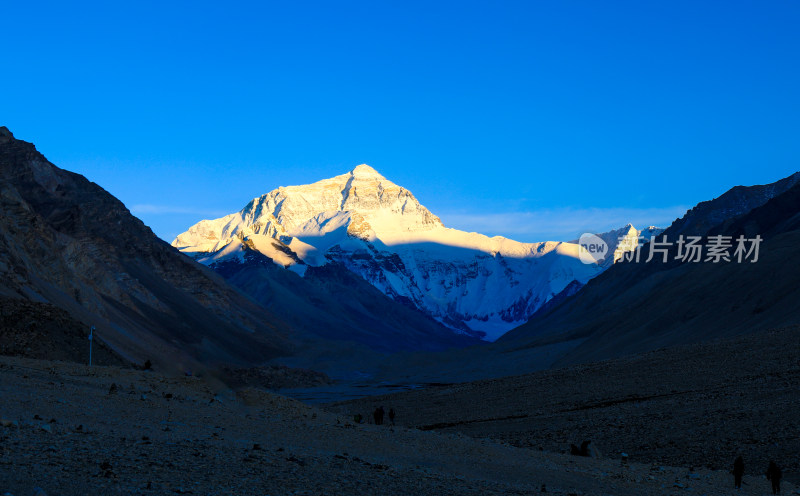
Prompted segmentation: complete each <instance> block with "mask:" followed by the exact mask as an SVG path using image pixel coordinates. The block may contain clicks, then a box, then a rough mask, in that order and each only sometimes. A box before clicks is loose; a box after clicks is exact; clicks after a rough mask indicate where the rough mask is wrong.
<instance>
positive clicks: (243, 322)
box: [0, 128, 291, 368]
mask: <svg viewBox="0 0 800 496" xmlns="http://www.w3.org/2000/svg"><path fill="white" fill-rule="evenodd" d="M0 181H1V182H0V212H2V215H0V274H2V279H0V295H4V296H6V297H12V298H22V299H28V300H33V301H40V302H49V303H51V304H53V305H55V306H57V307H60V308H63V309H65V310H67V311H68V312H69V314H70V315H71V316H72V317H73V318H75V319H77V320H79V321H81V322H83V323H84V324H86V325H90V324H92V325H95V326H97V330H98V331H97V334H96V337H98V338H99V339H101V340H103V341H105V342H106V343H108V344H109V345H110V346H111V347H112V348H113V349H114V350H116V351H117V352H119V353H121V354H122V355H124V356H125V357H126V358H128V359H130V360H133V361H138V362H142V361H144V360H145V359H147V358H150V359H152V360H153V361H154V362H156V363H160V364H162V365H163V366H165V367H170V368H180V367H183V366H188V365H190V364H191V363H193V362H194V361H195V360H197V359H202V360H211V361H216V360H219V361H231V362H248V363H252V362H262V361H264V360H267V359H269V358H273V357H275V356H279V355H282V354H287V353H289V352H290V350H291V345H290V343H289V341H288V340H287V331H288V328H287V327H286V326H285V325H283V324H281V323H279V322H278V320H277V319H275V318H274V317H273V316H271V315H270V314H269V313H268V312H266V311H265V310H264V309H262V308H261V307H259V306H258V305H256V304H254V303H253V302H252V301H250V300H249V299H248V298H246V297H244V296H243V295H241V294H240V293H238V292H237V291H236V290H234V289H233V288H231V287H230V286H228V285H227V284H226V283H225V282H224V280H223V279H222V278H220V277H219V276H217V275H216V274H214V273H213V272H212V271H210V270H208V269H206V268H205V267H203V266H201V265H199V264H197V263H195V262H193V261H192V260H190V259H189V258H188V257H186V256H184V255H182V254H180V253H179V252H178V251H177V250H175V249H174V248H172V247H171V246H169V245H168V244H167V243H164V242H163V241H161V240H159V239H158V238H157V237H156V236H155V235H154V234H153V233H152V231H151V230H150V229H149V228H148V227H147V226H145V225H144V224H143V223H142V222H141V221H140V220H139V219H137V218H135V217H133V216H132V215H131V214H130V212H129V211H128V209H127V208H125V206H124V205H123V204H122V203H121V202H120V201H119V200H117V199H116V198H114V197H113V196H111V195H110V194H108V193H107V192H106V191H105V190H103V189H102V188H101V187H100V186H98V185H96V184H94V183H91V182H89V181H87V180H86V179H85V178H84V177H83V176H80V175H78V174H73V173H71V172H67V171H64V170H62V169H59V168H58V167H56V166H54V165H53V164H51V163H50V162H48V161H47V159H45V158H44V156H42V155H41V154H40V153H39V152H37V151H36V148H35V147H34V146H33V145H32V144H30V143H27V142H24V141H21V140H17V139H15V138H14V137H13V136H12V135H11V133H10V132H9V131H8V130H7V129H6V128H0Z"/></svg>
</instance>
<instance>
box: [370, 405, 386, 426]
mask: <svg viewBox="0 0 800 496" xmlns="http://www.w3.org/2000/svg"><path fill="white" fill-rule="evenodd" d="M384 413H385V412H384V410H383V407H382V406H379V407H378V408H376V409H375V412H374V413H373V414H372V416H373V417H375V425H383V415H384Z"/></svg>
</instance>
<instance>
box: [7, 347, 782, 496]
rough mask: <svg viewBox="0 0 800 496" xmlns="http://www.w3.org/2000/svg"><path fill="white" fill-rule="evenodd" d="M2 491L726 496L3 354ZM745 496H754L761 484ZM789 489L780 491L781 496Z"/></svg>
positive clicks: (722, 480)
mask: <svg viewBox="0 0 800 496" xmlns="http://www.w3.org/2000/svg"><path fill="white" fill-rule="evenodd" d="M0 397H2V403H1V404H0V447H1V448H0V450H1V454H2V457H1V458H0V492H3V491H8V492H9V493H10V494H13V495H16V496H20V495H23V496H27V495H31V494H33V491H34V488H35V487H41V488H42V489H44V490H45V491H46V493H47V494H48V495H50V496H54V495H87V494H88V495H93V494H102V495H105V494H141V495H149V494H154V495H160V494H202V495H223V494H230V495H234V494H235V495H250V494H254V495H284V494H287V495H288V494H296V495H348V494H354V495H357V494H365V495H367V494H369V495H374V494H378V495H380V494H387V495H395V494H397V495H403V494H413V495H415V496H419V495H428V494H430V495H448V494H452V495H473V494H474V495H515V494H531V493H536V494H541V492H542V491H541V489H542V486H543V485H545V487H546V491H547V493H548V494H556V495H564V496H566V495H570V494H574V495H590V494H591V495H594V494H597V495H650V494H708V495H714V494H730V492H731V491H730V489H729V486H731V485H732V482H731V481H730V476H729V475H728V474H726V473H724V472H720V471H708V470H698V471H696V472H689V471H688V470H687V469H686V468H675V467H668V466H656V465H650V464H637V463H630V464H629V466H627V467H623V466H621V464H620V462H619V461H618V460H612V459H599V460H595V459H589V458H577V457H572V456H567V455H562V454H558V453H548V452H542V451H538V450H531V449H521V448H517V447H513V446H510V445H509V444H506V443H502V442H497V441H492V440H489V439H475V438H472V437H469V436H465V435H463V434H461V433H440V432H425V431H420V430H418V429H412V428H407V427H389V426H375V425H365V424H353V423H352V422H351V421H349V420H348V417H346V416H342V415H338V414H335V413H330V412H325V411H322V410H320V409H317V408H314V407H309V406H306V405H304V404H302V403H300V402H297V401H295V400H291V399H288V398H285V397H282V396H279V395H275V394H272V393H267V392H263V391H258V390H253V389H249V390H243V391H240V392H239V393H237V394H234V393H233V392H231V391H230V390H226V389H225V388H224V387H222V386H221V385H215V384H213V381H210V382H206V381H204V380H203V379H200V378H194V377H180V378H175V377H167V376H161V375H158V374H156V373H154V372H146V371H135V370H130V369H120V368H115V367H94V368H91V369H90V368H88V367H86V366H82V365H75V364H65V363H60V362H46V361H37V360H29V359H20V358H0ZM745 481H746V483H747V484H748V485H747V486H746V487H745V488H744V490H743V491H742V492H741V494H764V491H763V490H762V487H765V486H764V484H765V482H764V481H763V477H753V478H749V477H746V478H745ZM793 490H794V488H791V487H788V486H787V487H786V488H785V490H784V492H785V493H787V494H791V491H793Z"/></svg>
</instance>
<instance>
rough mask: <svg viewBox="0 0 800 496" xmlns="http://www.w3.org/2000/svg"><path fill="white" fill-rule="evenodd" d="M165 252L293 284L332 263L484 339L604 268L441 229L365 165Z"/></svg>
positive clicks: (275, 198)
mask: <svg viewBox="0 0 800 496" xmlns="http://www.w3.org/2000/svg"><path fill="white" fill-rule="evenodd" d="M621 231H624V232H621ZM639 233H640V232H639V231H637V230H636V229H635V228H634V227H633V226H631V225H628V226H626V227H625V228H623V229H620V230H618V231H615V232H613V233H607V236H606V237H608V238H609V239H608V240H607V242H609V246H610V247H612V249H614V248H616V246H617V243H618V240H619V238H620V237H630V238H634V241H632V242H635V238H636V237H638V235H639ZM604 239H605V238H604ZM172 244H173V246H175V247H177V248H179V249H180V250H181V251H183V252H185V253H188V254H190V255H193V256H194V257H195V258H196V259H197V260H199V261H200V262H202V263H205V264H209V265H211V264H215V263H216V262H220V261H223V260H231V259H236V258H238V259H240V260H243V259H244V255H245V253H247V250H255V251H258V252H260V253H261V254H263V255H265V256H267V257H269V258H271V259H272V260H273V261H274V262H275V263H276V264H279V265H281V266H283V267H286V268H289V269H290V270H293V271H295V272H297V273H299V274H301V275H302V274H305V272H306V269H307V267H309V266H311V267H317V266H323V265H326V264H329V263H335V264H339V265H341V266H344V267H345V268H347V269H349V270H350V271H352V272H354V273H356V274H358V275H360V276H361V277H363V278H364V279H365V280H367V281H368V282H369V283H371V284H372V285H373V286H375V287H376V288H378V289H379V290H381V291H382V292H383V293H384V294H386V295H388V296H390V297H391V298H394V299H396V300H398V301H401V302H403V303H404V304H410V305H413V306H415V307H416V308H418V309H419V310H421V311H422V312H424V313H426V314H427V315H429V316H430V317H432V318H434V319H436V320H438V321H439V322H441V323H443V324H445V325H447V326H448V327H451V328H453V329H454V330H457V332H465V333H468V334H483V335H485V336H487V337H488V338H489V339H494V338H496V337H497V336H499V335H500V334H502V333H503V332H505V331H507V330H508V329H510V328H512V327H515V326H517V325H519V324H521V323H523V322H525V321H526V320H527V319H528V317H530V316H531V315H532V314H533V313H534V312H535V311H536V310H538V309H539V308H540V307H541V306H542V305H543V304H544V303H546V302H547V301H549V300H550V299H551V298H553V297H554V296H555V295H557V294H559V293H561V292H562V291H563V290H564V289H565V288H567V286H570V285H572V286H573V287H574V286H576V285H578V286H579V285H582V284H585V283H586V282H587V281H588V280H589V279H591V278H592V277H594V276H595V275H597V274H599V273H600V272H601V271H602V270H604V268H606V266H605V265H604V266H599V265H597V264H584V263H583V262H582V261H581V259H580V253H579V246H578V245H577V244H575V243H562V242H554V241H545V242H540V243H520V242H518V241H514V240H512V239H507V238H504V237H501V236H495V237H493V238H489V237H487V236H484V235H483V234H479V233H474V232H472V233H470V232H464V231H459V230H457V229H450V228H447V227H445V226H444V225H443V224H442V222H441V220H440V219H439V218H438V217H436V216H435V215H434V214H432V213H431V212H430V211H429V210H428V209H427V208H425V207H424V206H423V205H422V204H420V202H419V201H418V200H417V199H416V198H415V197H414V195H413V194H412V193H411V192H410V191H408V190H407V189H405V188H404V187H402V186H399V185H397V184H395V183H393V182H391V181H389V180H388V179H386V178H385V177H383V176H382V175H381V174H380V173H378V172H377V171H376V170H375V169H373V168H372V167H370V166H369V165H366V164H361V165H358V166H356V167H355V168H353V169H352V170H351V171H349V172H346V173H344V174H341V175H338V176H334V177H332V178H329V179H323V180H322V181H317V182H315V183H312V184H306V185H301V186H286V187H280V188H277V189H275V190H273V191H270V192H269V193H266V194H264V195H262V196H260V197H258V198H255V199H253V200H252V201H250V202H249V203H248V204H247V205H246V206H245V207H244V208H243V209H242V210H240V211H239V212H236V213H233V214H230V215H228V216H226V217H222V218H220V219H216V220H206V221H201V222H199V223H197V224H195V225H194V226H192V227H191V228H190V229H189V230H188V231H186V232H185V233H183V234H181V235H179V236H178V237H177V238H176V239H175V241H173V243H172ZM611 262H612V261H609V265H610V263H611Z"/></svg>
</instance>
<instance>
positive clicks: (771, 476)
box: [767, 460, 783, 494]
mask: <svg viewBox="0 0 800 496" xmlns="http://www.w3.org/2000/svg"><path fill="white" fill-rule="evenodd" d="M781 477H783V473H782V472H781V469H780V467H778V465H777V464H776V463H775V462H774V461H772V460H770V461H769V467H768V468H767V480H769V481H772V494H780V493H781Z"/></svg>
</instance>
